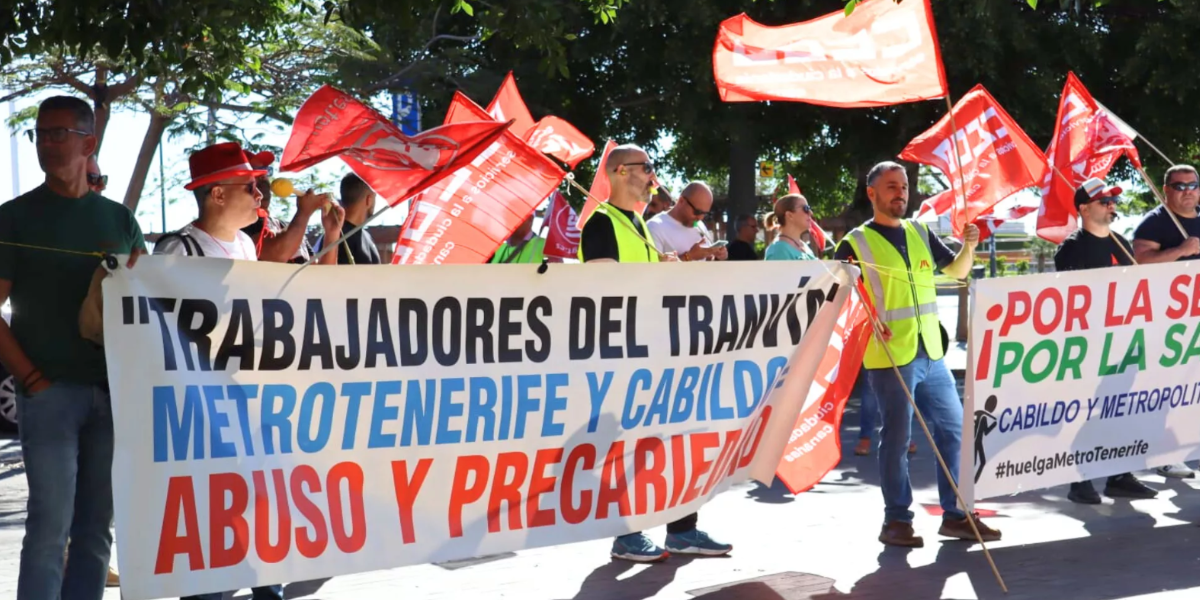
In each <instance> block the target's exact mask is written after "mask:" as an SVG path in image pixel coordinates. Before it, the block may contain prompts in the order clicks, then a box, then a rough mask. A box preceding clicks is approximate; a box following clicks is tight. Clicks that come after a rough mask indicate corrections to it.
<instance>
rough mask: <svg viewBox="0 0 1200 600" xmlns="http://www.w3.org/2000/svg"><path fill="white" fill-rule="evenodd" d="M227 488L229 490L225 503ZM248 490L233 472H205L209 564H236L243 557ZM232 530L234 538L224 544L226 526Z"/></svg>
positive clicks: (247, 532) (215, 566)
mask: <svg viewBox="0 0 1200 600" xmlns="http://www.w3.org/2000/svg"><path fill="white" fill-rule="evenodd" d="M226 492H228V493H229V494H230V496H231V497H230V502H229V506H226V505H225V495H226ZM249 504H250V490H249V489H248V488H247V487H246V480H245V479H242V476H241V475H238V474H236V473H214V474H212V475H209V476H208V514H209V521H208V566H209V568H210V569H219V568H221V567H228V566H231V565H236V564H238V563H240V562H242V561H243V560H245V559H246V554H247V552H248V550H249V543H248V542H249V538H250V525H249V524H247V523H246V517H245V516H244V515H245V513H246V507H247V506H248V505H249ZM226 529H231V530H233V541H232V542H231V543H230V544H229V546H226V545H225V530H226Z"/></svg>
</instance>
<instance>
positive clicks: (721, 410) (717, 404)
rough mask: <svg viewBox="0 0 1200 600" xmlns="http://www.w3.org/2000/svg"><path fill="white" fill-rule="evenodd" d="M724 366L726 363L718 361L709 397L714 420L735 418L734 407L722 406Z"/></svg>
mask: <svg viewBox="0 0 1200 600" xmlns="http://www.w3.org/2000/svg"><path fill="white" fill-rule="evenodd" d="M724 366H725V363H717V368H716V369H715V370H714V371H713V378H712V388H711V391H710V392H709V394H710V395H709V397H708V404H709V408H710V410H709V412H710V413H712V419H713V420H714V421H716V420H720V419H732V418H733V408H731V407H727V406H721V369H722V367H724Z"/></svg>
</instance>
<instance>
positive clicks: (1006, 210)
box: [914, 190, 1039, 242]
mask: <svg viewBox="0 0 1200 600" xmlns="http://www.w3.org/2000/svg"><path fill="white" fill-rule="evenodd" d="M1002 204H1003V203H1002ZM1038 205H1039V203H1038V202H1037V201H1036V200H1035V199H1022V200H1018V201H1016V202H1014V203H1011V204H1010V205H1009V206H1006V207H1003V208H1002V207H1001V204H997V205H995V206H993V207H992V208H989V209H988V211H987V212H985V213H983V214H982V215H979V217H978V218H976V219H975V221H973V222H974V223H975V226H976V227H978V228H979V241H981V242H982V241H983V240H986V239H987V238H988V236H990V235H992V234H993V233H995V232H996V230H997V229H999V228H1000V226H1001V225H1003V224H1004V223H1007V222H1008V221H1016V220H1017V219H1020V218H1022V217H1024V216H1025V215H1028V214H1029V213H1032V212H1033V211H1035V210H1037V209H1038ZM953 208H954V194H953V193H951V191H950V190H943V191H941V192H938V193H937V194H934V195H933V196H930V197H929V198H928V199H927V200H925V201H924V202H922V203H921V209H920V210H918V211H917V214H916V216H915V217H914V218H916V219H918V220H922V221H937V219H938V217H941V216H944V215H948V214H950V213H951V212H952V210H953Z"/></svg>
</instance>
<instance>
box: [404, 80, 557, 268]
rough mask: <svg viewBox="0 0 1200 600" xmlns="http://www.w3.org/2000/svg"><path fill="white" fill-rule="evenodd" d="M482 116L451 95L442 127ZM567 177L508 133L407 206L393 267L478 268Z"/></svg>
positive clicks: (459, 96) (475, 107)
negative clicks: (438, 265) (471, 265)
mask: <svg viewBox="0 0 1200 600" xmlns="http://www.w3.org/2000/svg"><path fill="white" fill-rule="evenodd" d="M480 115H483V116H484V117H486V113H485V112H484V110H483V109H482V108H480V107H479V106H478V105H477V104H475V103H474V102H471V100H470V99H468V98H467V97H466V96H464V95H462V94H461V93H455V95H454V99H453V100H452V101H451V109H450V111H449V112H448V114H447V115H446V121H447V123H449V122H452V121H453V120H455V119H463V118H472V116H474V118H480ZM565 176H566V173H564V172H563V170H562V169H560V168H559V167H558V165H556V164H554V161H552V160H550V159H549V158H546V156H545V155H543V154H542V153H541V152H538V151H537V150H534V149H533V148H532V147H531V146H530V145H529V144H526V143H525V142H523V141H522V140H521V139H520V138H518V137H517V136H516V135H514V134H513V133H512V132H508V131H506V132H504V135H502V136H501V137H500V139H499V140H497V141H496V142H495V143H493V144H492V145H491V146H489V147H488V148H487V150H485V151H484V152H483V153H482V154H480V155H479V156H478V157H476V158H475V160H473V161H471V162H470V164H468V165H466V166H465V167H463V168H461V169H459V170H457V171H455V172H454V175H453V176H452V177H447V178H446V179H444V180H442V181H441V182H439V183H438V184H437V185H435V186H433V187H431V188H429V189H428V190H426V191H425V192H424V193H423V194H421V196H420V197H419V198H417V199H415V200H414V201H413V203H412V208H411V210H410V211H409V213H408V220H407V221H405V223H404V227H403V228H402V229H401V230H400V239H399V240H397V242H396V254H395V256H393V257H392V262H393V263H394V264H405V265H419V264H482V263H483V262H484V261H486V260H487V258H488V257H489V256H491V255H492V254H493V253H494V252H495V251H496V248H497V247H499V246H500V243H501V242H502V241H503V240H504V239H505V238H507V237H508V236H509V235H510V234H511V233H512V232H513V230H515V229H516V228H517V226H519V225H520V224H521V222H522V221H524V220H525V218H526V217H528V216H529V213H531V212H533V209H534V208H536V207H537V205H538V204H540V203H541V202H542V200H543V199H544V198H546V196H549V195H550V192H552V191H554V188H556V187H558V184H559V183H560V182H562V180H563V177H565Z"/></svg>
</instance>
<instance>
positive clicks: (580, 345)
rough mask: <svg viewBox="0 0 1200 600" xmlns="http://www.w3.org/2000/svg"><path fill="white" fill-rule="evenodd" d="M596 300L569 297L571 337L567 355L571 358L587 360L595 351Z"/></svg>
mask: <svg viewBox="0 0 1200 600" xmlns="http://www.w3.org/2000/svg"><path fill="white" fill-rule="evenodd" d="M595 316H596V301H595V300H592V299H591V298H581V297H575V298H571V339H570V347H569V348H568V349H567V355H568V356H569V357H570V358H571V360H587V359H589V358H591V357H592V354H595V352H596V345H595V337H594V336H595V334H596V322H595V320H594V319H595Z"/></svg>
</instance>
